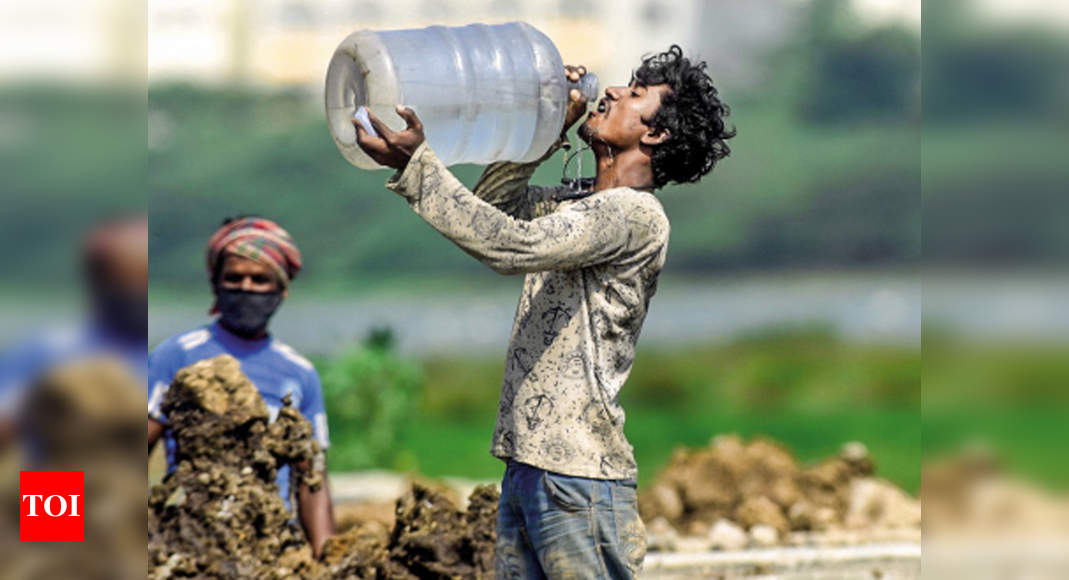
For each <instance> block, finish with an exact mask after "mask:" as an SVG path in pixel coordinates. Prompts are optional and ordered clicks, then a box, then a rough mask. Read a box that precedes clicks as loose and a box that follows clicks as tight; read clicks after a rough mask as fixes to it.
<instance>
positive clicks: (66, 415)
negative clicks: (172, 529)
mask: <svg viewBox="0 0 1069 580" xmlns="http://www.w3.org/2000/svg"><path fill="white" fill-rule="evenodd" d="M24 394H25V399H24V400H23V401H22V406H21V407H20V408H19V409H18V416H19V419H20V421H19V431H18V436H19V438H20V439H19V440H18V441H17V442H15V443H16V444H15V445H12V446H11V447H7V448H4V446H3V445H0V466H3V467H4V468H6V469H4V470H3V472H2V473H3V475H2V476H0V493H3V494H4V496H5V497H10V498H15V497H18V485H19V479H18V474H19V472H20V470H42V471H81V472H82V475H83V485H84V488H83V490H84V494H85V497H86V498H91V500H90V501H89V502H88V503H87V505H85V506H84V509H83V516H84V522H83V525H84V537H85V540H84V541H82V542H59V543H56V542H26V543H21V542H18V541H17V539H18V522H19V502H17V501H12V502H8V503H7V504H5V507H6V508H7V510H0V514H2V515H0V562H3V565H2V566H0V567H2V568H3V570H4V573H0V577H4V578H108V579H109V580H110V579H114V580H125V579H132V578H142V577H143V576H141V574H144V573H145V552H144V548H142V547H141V546H143V545H144V534H145V520H144V513H145V512H144V509H145V495H146V490H145V447H144V443H143V442H144V433H145V391H144V386H143V385H142V382H141V381H140V380H139V379H138V378H137V375H136V374H135V373H134V372H133V371H132V370H131V369H130V368H128V367H127V365H126V364H125V363H124V362H123V361H122V360H120V359H118V358H117V357H112V356H109V355H107V354H93V355H91V356H88V357H85V358H80V359H72V360H69V361H64V362H63V363H62V364H60V365H58V366H55V367H51V368H49V369H47V370H46V371H44V372H43V373H42V374H41V376H39V377H36V379H35V380H34V381H33V382H32V384H31V385H30V386H29V388H28V389H27V390H26V391H25V393H24Z"/></svg>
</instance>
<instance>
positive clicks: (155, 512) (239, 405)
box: [148, 355, 322, 578]
mask: <svg viewBox="0 0 1069 580" xmlns="http://www.w3.org/2000/svg"><path fill="white" fill-rule="evenodd" d="M162 409H163V412H164V414H165V415H166V416H167V419H168V424H169V426H170V430H171V433H172V435H173V436H174V438H175V444H176V450H175V458H174V460H175V463H176V465H177V468H176V469H175V471H174V472H173V473H171V474H169V475H168V476H167V477H166V478H164V480H163V481H162V482H161V483H160V484H159V485H157V486H155V487H154V488H153V489H152V491H151V492H150V494H149V502H148V518H149V544H148V555H149V577H150V578H171V577H192V576H198V577H204V576H207V577H215V578H295V577H309V576H311V575H312V574H314V565H313V563H312V561H311V557H310V549H309V547H308V545H307V543H306V542H305V540H304V536H303V534H302V532H301V530H300V529H299V528H298V527H297V526H296V524H295V523H294V521H293V515H292V514H291V513H290V512H289V511H288V510H287V509H286V506H285V503H284V502H283V500H282V497H281V496H280V495H279V493H278V485H277V484H276V483H275V477H276V475H277V473H278V468H279V467H281V466H282V465H284V464H287V463H289V464H293V465H297V464H304V465H311V464H313V463H314V461H315V457H316V455H318V448H317V445H316V443H315V440H314V438H313V437H312V428H311V425H309V423H308V422H307V421H306V420H305V419H304V418H303V417H301V416H300V414H299V413H298V412H297V411H296V410H295V409H293V408H292V407H290V406H289V405H288V402H287V405H286V406H284V407H283V408H282V409H281V410H280V411H279V414H278V417H277V419H276V420H275V421H274V422H272V423H270V424H269V423H268V421H269V414H268V410H267V406H266V405H265V404H264V402H263V399H261V398H260V394H259V392H257V390H256V387H255V386H254V385H253V384H252V382H250V381H249V379H248V378H247V377H245V375H244V374H243V373H242V372H241V366H240V363H239V362H238V361H237V360H236V359H234V358H233V357H231V356H229V355H220V356H217V357H214V358H211V359H206V360H202V361H199V362H197V363H194V364H192V365H190V366H188V367H186V368H184V369H182V370H180V371H179V372H178V373H177V374H176V375H175V378H174V381H173V382H172V383H171V385H170V388H169V389H168V391H167V394H166V395H165V396H164V400H163V405H162ZM293 473H294V477H295V478H303V482H304V483H305V484H308V485H309V486H311V487H312V488H313V489H315V488H317V487H318V486H319V485H321V483H322V482H321V481H319V480H318V474H315V473H314V470H308V471H305V472H300V473H299V472H298V470H297V469H294V470H293Z"/></svg>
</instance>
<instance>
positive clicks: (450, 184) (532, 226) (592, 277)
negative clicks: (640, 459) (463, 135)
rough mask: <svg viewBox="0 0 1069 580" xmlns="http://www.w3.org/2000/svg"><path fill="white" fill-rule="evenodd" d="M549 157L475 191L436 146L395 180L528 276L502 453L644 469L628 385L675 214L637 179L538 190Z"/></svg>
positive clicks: (596, 470)
mask: <svg viewBox="0 0 1069 580" xmlns="http://www.w3.org/2000/svg"><path fill="white" fill-rule="evenodd" d="M553 150H555V148H554V149H551V151H550V152H549V153H547V156H546V157H548V155H549V154H551V153H552V152H553ZM546 157H543V159H545V158H546ZM538 163H539V162H535V163H529V164H517V163H495V164H493V165H490V166H489V167H487V169H486V171H485V172H484V173H483V175H482V177H481V178H480V179H479V182H478V184H477V185H476V186H475V190H474V192H473V191H470V190H468V189H467V188H466V187H465V186H464V185H463V184H462V183H461V182H460V181H459V180H458V179H457V178H456V177H454V176H453V174H452V173H450V172H449V170H448V169H446V167H445V166H444V165H442V163H441V162H440V161H439V160H438V158H437V156H435V154H434V152H433V151H431V149H429V148H428V147H427V145H426V143H424V144H423V145H421V146H420V147H419V149H417V150H416V152H415V153H414V154H413V156H412V159H411V160H410V161H409V163H408V165H407V166H406V167H405V169H404V170H403V171H401V172H398V173H397V174H395V175H394V176H393V177H392V178H390V180H389V181H388V182H387V187H388V188H390V189H391V190H393V191H395V192H397V193H399V194H400V195H402V196H403V197H404V198H405V199H406V200H407V201H408V203H409V205H410V206H411V207H412V209H413V210H414V211H415V212H416V213H417V214H419V216H420V217H422V218H423V219H424V220H425V221H426V222H427V223H429V224H430V225H431V226H432V227H434V228H435V229H436V230H438V231H439V232H441V233H442V235H444V236H445V237H446V238H448V239H450V240H452V241H453V243H455V244H456V245H458V246H459V247H460V248H461V249H462V250H464V251H465V252H467V253H468V254H470V255H472V256H473V257H475V258H476V259H478V260H479V261H481V262H483V263H484V264H486V265H487V266H489V267H490V268H492V269H493V270H494V271H496V272H499V273H502V274H519V273H523V274H525V275H526V276H525V278H524V283H523V293H522V295H521V296H520V301H519V305H518V306H517V308H516V318H515V321H514V323H513V327H512V335H511V339H510V341H509V348H508V353H507V358H506V361H505V374H504V379H503V382H502V386H501V402H500V405H499V407H498V416H497V425H496V427H495V429H494V436H493V443H492V446H491V453H493V454H494V455H495V456H497V457H499V458H501V459H503V460H507V459H513V460H515V461H519V462H521V463H526V464H528V465H532V466H535V467H539V468H541V469H545V470H548V471H553V472H557V473H562V474H566V475H573V476H579V477H590V478H598V479H628V478H633V477H636V475H637V468H636V465H635V459H634V451H633V449H632V447H631V445H630V444H629V443H628V441H627V438H626V437H625V436H624V410H623V408H622V407H621V406H620V402H619V394H620V389H621V387H622V386H623V384H624V381H625V380H626V379H627V375H628V373H629V372H630V371H631V364H632V362H633V360H634V357H635V344H636V342H637V340H638V335H639V331H640V330H641V328H642V322H643V320H645V318H646V311H647V309H648V307H649V301H650V297H652V296H653V294H654V292H655V291H656V288H657V276H658V274H659V273H660V271H661V267H662V266H663V265H664V259H665V253H666V251H667V247H668V233H669V226H668V218H667V217H666V216H665V213H664V209H663V208H662V207H661V204H660V202H659V201H658V200H657V198H656V197H655V196H654V195H653V194H651V193H647V192H642V191H637V190H634V189H631V188H627V187H620V188H614V189H607V190H602V191H598V192H595V193H593V194H590V195H588V196H585V197H577V196H575V195H574V194H571V193H570V190H569V189H567V188H563V187H536V186H528V185H527V181H528V180H529V179H530V177H531V174H532V173H534V170H535V168H536V167H537V165H538Z"/></svg>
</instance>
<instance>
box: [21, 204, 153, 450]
mask: <svg viewBox="0 0 1069 580" xmlns="http://www.w3.org/2000/svg"><path fill="white" fill-rule="evenodd" d="M81 262H82V267H83V274H84V279H85V288H86V296H87V302H88V315H87V316H86V319H85V321H84V322H81V323H79V324H77V325H75V326H71V327H67V328H58V329H53V330H49V331H46V332H44V333H42V335H41V336H39V337H37V338H35V339H33V340H29V341H26V342H24V343H23V344H21V345H19V346H16V347H15V348H13V349H11V351H10V352H8V353H7V354H6V355H5V356H4V357H3V359H2V360H0V440H2V441H4V442H7V441H10V440H11V437H12V436H13V435H14V434H15V431H16V427H17V426H16V424H17V419H18V417H19V415H20V409H21V407H22V402H23V401H24V399H25V397H26V396H27V395H28V391H29V389H30V388H31V387H32V386H33V385H34V384H35V383H36V382H37V381H38V380H39V379H40V378H41V377H42V376H43V375H45V374H47V373H48V372H50V371H51V370H52V369H55V368H57V367H58V366H60V365H62V364H65V363H68V362H72V361H75V360H80V359H85V358H89V357H93V356H96V355H108V356H111V357H114V358H117V359H118V360H121V361H122V362H124V363H125V364H126V366H128V367H129V370H130V372H131V373H132V374H133V375H134V376H141V377H143V376H145V367H146V354H147V346H146V332H147V323H148V310H147V306H148V301H147V299H148V220H147V219H146V218H145V216H143V215H138V216H133V217H128V218H120V219H116V220H112V221H107V222H105V223H102V224H100V225H98V226H96V227H94V228H93V229H92V230H91V231H90V233H89V235H88V236H87V237H86V238H85V242H84V245H83V249H82V260H81Z"/></svg>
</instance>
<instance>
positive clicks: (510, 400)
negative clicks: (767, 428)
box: [354, 46, 734, 579]
mask: <svg viewBox="0 0 1069 580" xmlns="http://www.w3.org/2000/svg"><path fill="white" fill-rule="evenodd" d="M566 68H567V71H566V73H567V75H568V77H569V78H570V79H571V80H573V81H576V80H578V79H579V77H580V76H581V75H583V74H585V69H584V68H583V67H566ZM570 97H571V102H570V103H569V107H568V112H567V115H566V121H565V125H564V129H563V130H562V133H561V139H560V140H558V142H557V143H556V144H555V145H554V146H553V147H551V148H550V150H549V151H548V152H547V153H546V154H545V155H544V156H543V157H542V159H540V160H538V161H536V162H534V163H528V164H517V163H507V162H503V163H495V164H492V165H490V166H489V167H488V168H487V169H486V170H485V171H484V173H483V175H482V177H481V178H480V179H479V182H478V184H477V185H476V186H475V189H474V191H470V190H468V189H467V188H466V187H464V185H463V184H462V183H461V182H460V181H459V180H457V178H456V177H455V176H454V175H453V174H452V173H450V172H449V170H448V169H447V168H446V167H445V166H444V165H443V164H442V163H441V162H440V161H439V160H438V158H437V157H436V156H435V154H434V152H433V151H431V149H430V148H429V147H428V146H427V144H426V142H425V139H424V135H423V128H422V124H421V123H420V121H419V119H418V117H417V116H416V114H415V112H414V111H412V109H407V108H403V107H401V106H400V105H398V107H397V111H398V114H399V115H400V116H401V117H402V118H404V119H405V121H406V123H407V128H406V129H405V130H402V131H399V132H394V131H391V130H390V129H389V127H387V126H386V125H385V124H383V123H382V122H381V121H380V120H379V119H376V118H374V117H372V123H373V126H374V128H375V129H376V131H377V132H378V134H379V136H377V137H373V136H371V135H370V134H369V133H368V132H366V131H364V129H363V128H362V127H361V126H360V125H359V124H358V123H356V122H355V121H354V125H356V130H357V135H358V142H359V144H360V146H361V148H362V149H363V150H364V151H365V152H366V153H367V154H368V155H369V156H371V158H372V159H374V160H375V161H377V162H378V163H380V164H382V165H385V166H388V167H392V168H394V169H396V170H397V173H396V174H395V175H394V176H393V177H392V178H391V179H390V180H389V182H388V183H387V187H388V188H389V189H391V190H393V191H395V192H396V193H398V194H400V195H401V196H402V197H403V198H404V199H405V200H406V201H407V202H408V203H409V205H410V206H411V208H412V209H413V210H414V211H415V212H416V213H417V214H418V215H419V216H420V217H421V218H423V219H424V220H425V221H427V223H429V224H430V225H431V226H432V227H434V228H435V229H436V230H438V231H439V232H440V233H442V234H443V235H444V236H445V237H447V238H449V239H450V240H451V241H453V242H454V243H455V244H457V245H458V246H460V248H461V249H463V250H464V251H465V252H467V253H468V254H470V255H472V256H473V257H475V258H476V259H478V260H479V261H481V262H483V263H484V264H486V265H487V266H489V267H490V268H492V269H493V270H494V271H496V272H498V273H501V274H519V273H523V274H525V275H526V278H525V279H524V288H523V293H522V295H521V298H520V304H519V307H518V308H517V311H516V318H515V322H514V326H513V330H512V337H511V341H510V345H509V349H508V355H507V360H506V368H505V376H504V382H503V385H502V389H501V402H500V405H499V412H498V418H497V425H496V428H495V430H494V435H493V443H492V447H491V452H492V453H493V455H495V456H496V457H498V458H500V459H502V460H503V461H505V462H506V463H507V468H506V471H505V476H504V479H503V481H502V494H501V501H500V506H499V514H498V526H497V528H498V529H497V546H496V555H495V576H496V577H497V578H499V579H506V578H544V577H547V576H548V577H550V578H565V577H567V578H609V577H611V578H630V577H634V576H636V575H637V574H638V572H639V569H640V567H641V564H642V561H643V559H644V556H645V543H646V533H645V529H644V526H643V524H642V520H641V519H640V517H639V514H638V509H637V500H636V495H635V488H636V477H637V473H638V469H637V465H636V463H635V459H634V451H633V449H632V447H631V445H630V443H629V442H628V441H627V438H626V437H625V435H624V411H623V409H622V407H621V406H620V403H619V399H618V395H619V393H620V389H621V388H622V387H623V384H624V381H625V380H626V379H627V376H628V374H629V372H630V370H631V364H632V362H633V360H634V356H635V345H636V343H637V340H638V335H639V331H640V330H641V328H642V323H643V321H644V319H645V317H646V312H647V308H648V306H649V300H650V298H651V297H652V296H653V294H654V292H655V290H656V287H657V279H658V276H659V274H660V271H661V267H662V266H663V264H664V260H665V256H666V253H667V247H668V233H669V223H668V218H667V217H666V216H665V213H664V210H663V208H662V207H661V204H660V202H659V201H658V200H657V198H656V197H655V196H654V195H653V192H654V191H655V190H657V189H659V188H662V187H663V186H665V185H667V184H668V183H670V182H677V183H686V182H695V181H698V180H700V179H701V178H702V176H704V175H705V174H707V173H708V172H709V171H710V170H712V168H713V166H714V165H715V164H716V162H717V161H718V160H720V159H722V158H723V157H726V156H727V155H728V154H729V153H730V149H729V148H728V145H727V143H726V140H727V139H730V138H731V137H733V136H734V131H733V130H730V129H727V128H726V126H725V123H724V117H725V116H727V115H728V108H727V106H726V105H724V103H722V102H721V101H720V99H719V98H718V92H717V89H716V88H715V87H714V86H713V82H712V80H711V79H710V78H709V76H708V74H707V73H706V72H705V63H703V62H692V61H691V60H689V59H688V58H686V57H684V56H683V52H682V50H681V49H680V48H679V47H678V46H672V47H671V48H670V49H669V50H668V51H667V52H664V53H661V54H657V55H654V56H650V57H647V58H646V59H644V60H643V62H642V63H641V66H640V67H639V68H638V69H637V70H635V71H634V73H633V75H632V80H631V83H630V84H629V85H628V86H616V87H609V88H608V89H606V91H605V96H604V98H602V99H601V100H599V101H598V103H597V108H596V110H595V111H591V112H590V113H589V114H588V115H587V118H586V121H585V122H584V123H583V125H582V126H581V127H580V129H579V136H580V137H581V138H582V139H583V140H584V141H585V142H586V143H588V144H589V145H590V147H591V148H592V150H593V153H594V157H595V159H596V165H597V175H596V177H595V178H594V180H593V183H592V188H589V189H587V190H576V189H571V188H567V187H537V186H528V184H527V182H528V180H529V179H530V177H531V175H532V174H533V173H534V171H535V169H536V168H537V167H538V165H539V163H541V162H542V161H544V160H545V159H547V158H548V157H549V156H551V155H552V154H553V153H554V152H556V150H557V149H558V148H560V147H561V146H562V145H563V143H564V142H565V133H566V131H567V130H568V129H569V128H570V127H571V126H572V125H573V124H574V123H575V122H576V121H578V120H579V119H580V118H581V117H582V116H583V114H584V113H586V109H587V103H586V102H585V100H584V99H583V98H582V97H581V95H580V94H579V93H578V91H572V94H571V95H570Z"/></svg>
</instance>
